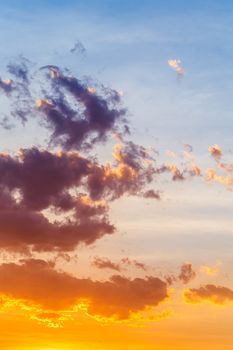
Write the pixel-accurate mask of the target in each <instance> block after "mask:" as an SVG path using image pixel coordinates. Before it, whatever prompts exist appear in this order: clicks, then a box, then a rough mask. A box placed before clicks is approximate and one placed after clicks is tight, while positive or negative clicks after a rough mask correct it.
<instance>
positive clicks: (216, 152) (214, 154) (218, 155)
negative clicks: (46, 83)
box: [208, 144, 222, 161]
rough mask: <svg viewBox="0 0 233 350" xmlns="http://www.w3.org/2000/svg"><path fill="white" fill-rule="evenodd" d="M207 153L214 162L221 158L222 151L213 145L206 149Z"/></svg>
mask: <svg viewBox="0 0 233 350" xmlns="http://www.w3.org/2000/svg"><path fill="white" fill-rule="evenodd" d="M208 151H209V153H210V154H211V156H212V157H213V158H214V159H215V160H217V161H218V160H219V159H220V158H221V156H222V150H221V148H220V146H219V145H217V144H215V145H213V146H210V147H209V148H208Z"/></svg>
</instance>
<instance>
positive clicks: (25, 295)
mask: <svg viewBox="0 0 233 350" xmlns="http://www.w3.org/2000/svg"><path fill="white" fill-rule="evenodd" d="M0 293H1V294H2V295H7V296H8V297H10V298H13V299H16V300H20V301H22V302H24V303H26V304H28V305H30V303H31V304H33V305H36V306H37V307H40V308H41V309H42V310H43V313H44V314H46V317H47V318H49V313H51V314H52V315H54V313H55V314H57V313H58V312H62V311H67V310H74V309H75V308H76V309H77V307H78V305H79V304H82V305H85V309H86V311H87V313H88V314H89V315H92V316H100V317H107V318H108V317H111V318H114V319H119V320H124V319H127V318H129V317H130V316H131V314H132V313H137V312H140V311H142V310H144V309H145V308H146V307H153V306H156V305H158V304H159V303H161V302H163V301H164V300H166V298H167V296H168V294H167V286H166V283H165V282H163V281H162V280H161V279H159V278H156V277H147V278H145V279H142V278H135V279H129V278H126V277H122V276H120V275H115V276H112V277H111V279H110V280H107V281H101V282H100V281H93V280H91V279H80V278H77V277H73V276H70V275H68V274H67V273H64V272H58V271H56V269H55V268H54V264H53V263H52V262H46V261H44V260H36V259H29V260H22V261H21V263H20V264H15V263H8V264H2V265H0Z"/></svg>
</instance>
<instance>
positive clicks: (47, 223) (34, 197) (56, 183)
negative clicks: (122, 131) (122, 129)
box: [0, 143, 154, 251]
mask: <svg viewBox="0 0 233 350" xmlns="http://www.w3.org/2000/svg"><path fill="white" fill-rule="evenodd" d="M153 175H154V168H153V165H152V164H151V161H150V158H149V155H147V153H146V150H145V149H144V148H143V147H141V146H137V145H135V144H133V143H129V144H126V145H124V146H123V145H122V146H121V147H120V148H119V146H117V147H116V148H115V149H114V161H113V163H106V164H104V165H101V164H98V162H97V161H96V160H93V159H92V158H90V159H89V158H85V157H84V156H81V155H80V153H78V152H77V151H72V152H71V151H70V152H63V151H60V152H54V153H53V152H50V151H47V150H40V149H38V148H35V147H34V148H31V149H22V150H20V151H19V152H18V154H17V155H16V156H11V155H10V154H7V153H1V154H0V188H1V195H0V218H1V220H0V237H1V240H0V247H2V248H5V249H10V250H18V251H19V250H22V251H23V250H27V249H29V248H32V249H33V250H38V251H41V250H45V251H49V250H51V251H52V250H62V249H64V251H68V250H72V249H74V248H75V247H76V246H77V245H78V244H79V243H81V242H83V243H86V244H90V243H93V242H94V241H95V240H96V239H98V238H101V237H102V236H103V235H104V234H111V233H113V232H114V231H115V228H114V226H113V225H111V224H110V223H109V220H108V210H109V208H108V204H107V202H108V201H109V200H110V201H111V200H115V199H117V198H119V197H121V196H123V195H124V194H130V195H139V196H140V195H141V192H142V190H143V188H144V186H146V185H147V184H148V183H149V182H151V181H152V180H153ZM46 211H49V212H52V214H53V215H55V217H56V218H57V220H55V221H54V220H53V221H51V218H50V217H49V212H48V213H47V212H46ZM46 213H47V214H46ZM58 217H59V219H58Z"/></svg>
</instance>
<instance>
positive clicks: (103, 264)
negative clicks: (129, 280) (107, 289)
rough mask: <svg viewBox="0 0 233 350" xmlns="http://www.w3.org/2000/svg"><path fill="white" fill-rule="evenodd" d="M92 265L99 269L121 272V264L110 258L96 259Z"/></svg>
mask: <svg viewBox="0 0 233 350" xmlns="http://www.w3.org/2000/svg"><path fill="white" fill-rule="evenodd" d="M92 265H93V266H95V267H97V268H98V269H110V270H115V271H118V272H120V271H121V267H120V264H116V263H114V262H112V261H111V260H110V259H108V258H100V257H95V258H94V260H93V262H92Z"/></svg>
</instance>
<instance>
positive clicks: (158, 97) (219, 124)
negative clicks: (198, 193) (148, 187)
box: [0, 0, 233, 151]
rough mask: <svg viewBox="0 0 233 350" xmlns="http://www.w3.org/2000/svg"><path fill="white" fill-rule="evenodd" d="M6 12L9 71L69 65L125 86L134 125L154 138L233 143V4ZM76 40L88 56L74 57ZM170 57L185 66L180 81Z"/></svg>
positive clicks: (83, 4) (90, 5)
mask: <svg viewBox="0 0 233 350" xmlns="http://www.w3.org/2000/svg"><path fill="white" fill-rule="evenodd" d="M0 10H1V14H2V15H1V19H0V27H1V31H0V44H1V47H2V48H3V53H2V60H1V61H2V66H4V64H5V63H6V62H7V61H8V60H9V58H11V59H12V57H14V56H15V57H16V56H17V55H18V54H23V55H25V56H26V57H28V58H29V59H31V60H32V61H33V62H39V64H41V65H43V64H47V63H51V62H53V63H56V64H60V65H63V64H64V65H68V66H69V67H70V68H71V69H72V70H73V71H75V72H78V73H79V74H81V75H85V74H87V75H88V74H91V75H92V76H94V77H96V78H97V79H99V80H101V81H104V82H106V83H107V84H109V85H112V86H115V87H116V88H119V89H123V90H124V91H125V92H126V96H125V101H126V104H127V106H128V107H129V110H130V112H131V113H132V114H133V116H134V117H132V118H133V119H134V122H133V123H134V124H135V126H136V127H137V128H138V129H140V130H143V129H142V126H143V128H144V129H147V128H148V126H149V127H150V129H152V130H153V135H152V136H153V137H156V138H162V139H163V140H164V141H165V139H167V140H166V142H167V141H169V140H170V139H171V138H172V142H174V141H175V142H178V143H179V142H181V143H182V142H188V140H187V139H186V138H189V142H193V141H195V138H196V133H198V146H199V145H200V143H201V146H202V147H203V148H204V147H206V144H208V143H211V142H213V141H214V140H215V141H216V142H219V139H221V141H222V142H224V143H226V147H228V146H229V145H228V143H229V142H228V139H229V138H231V134H230V129H231V127H232V117H231V110H232V107H233V105H232V98H231V91H232V78H233V74H232V73H231V72H232V71H233V50H232V44H233V35H232V34H233V29H232V26H231V23H232V18H233V12H232V10H233V4H231V2H229V1H223V2H221V4H220V3H219V2H218V1H206V2H205V4H203V2H201V1H195V2H192V3H190V2H188V3H187V2H185V1H178V2H173V1H143V2H142V1H107V0H106V1H66V2H65V1H50V2H48V1H36V2H31V1H9V2H7V3H1V5H0ZM77 39H78V40H80V41H81V42H82V43H83V45H84V46H85V47H86V49H87V57H86V58H85V59H82V58H81V57H79V56H72V55H69V50H70V48H71V47H72V46H73V44H74V42H75V40H77ZM169 58H179V59H181V60H182V62H183V65H184V67H185V70H186V76H185V77H184V79H183V81H182V82H180V83H177V81H176V78H175V76H174V74H173V73H174V72H172V71H171V70H170V69H169V67H168V66H167V64H166V62H167V59H169ZM168 102H169V103H168ZM164 121H165V123H164ZM164 126H165V128H164ZM175 129H176V133H175V135H174V134H173V132H174V130H175ZM142 137H143V135H142ZM144 137H145V138H147V136H144ZM200 151H201V150H200Z"/></svg>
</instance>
